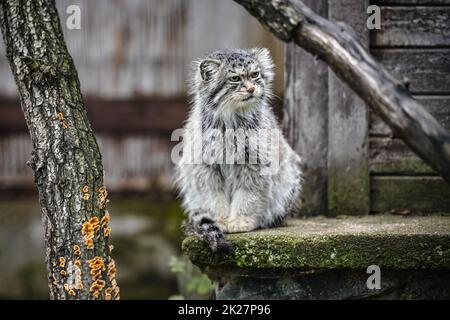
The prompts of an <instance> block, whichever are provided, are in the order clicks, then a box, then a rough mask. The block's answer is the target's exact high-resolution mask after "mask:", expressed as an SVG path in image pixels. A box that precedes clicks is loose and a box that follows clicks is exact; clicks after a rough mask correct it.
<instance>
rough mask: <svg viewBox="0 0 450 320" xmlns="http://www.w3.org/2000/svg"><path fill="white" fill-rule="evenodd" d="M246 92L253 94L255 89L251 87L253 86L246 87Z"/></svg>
mask: <svg viewBox="0 0 450 320" xmlns="http://www.w3.org/2000/svg"><path fill="white" fill-rule="evenodd" d="M247 92H248V93H253V92H255V87H253V86H251V87H247Z"/></svg>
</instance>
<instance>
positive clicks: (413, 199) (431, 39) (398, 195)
mask: <svg viewBox="0 0 450 320" xmlns="http://www.w3.org/2000/svg"><path fill="white" fill-rule="evenodd" d="M372 3H373V4H377V5H379V6H380V7H381V30H376V31H372V32H371V34H370V44H371V51H372V53H373V54H374V55H375V56H376V57H377V59H378V60H379V61H380V62H382V63H383V64H384V65H385V66H386V67H387V69H388V70H390V71H391V72H392V73H393V74H394V75H396V76H397V77H398V78H399V79H401V80H405V81H407V82H409V83H410V85H409V87H410V90H411V91H412V93H413V94H414V96H415V97H417V99H419V100H421V101H422V102H423V104H424V106H425V107H426V108H427V109H428V111H429V112H430V113H431V114H433V115H434V116H435V117H436V118H437V120H438V121H439V122H440V123H441V124H442V125H444V126H445V127H446V128H448V129H450V0H379V1H372ZM369 159H370V173H371V195H370V199H371V210H372V211H374V212H384V211H390V210H394V211H403V210H402V209H409V210H411V211H424V212H439V211H445V212H449V211H450V187H449V186H448V185H447V184H446V183H445V182H444V181H443V180H442V179H441V178H440V177H439V176H437V174H436V173H435V172H434V171H433V170H432V169H431V168H430V167H429V166H428V165H427V164H425V163H424V162H423V161H422V160H421V159H419V158H418V157H417V156H416V155H415V154H413V153H412V152H411V151H410V149H409V148H408V147H407V146H406V145H405V144H404V143H403V142H402V141H401V140H399V139H398V138H397V137H395V136H394V135H393V133H392V132H391V130H390V129H389V128H388V127H387V126H386V125H385V124H384V123H383V122H382V121H381V120H380V118H378V117H377V116H375V115H374V114H372V113H371V115H370V157H369Z"/></svg>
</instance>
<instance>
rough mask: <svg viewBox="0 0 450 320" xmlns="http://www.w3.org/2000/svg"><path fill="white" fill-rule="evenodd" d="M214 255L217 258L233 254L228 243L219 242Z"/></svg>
mask: <svg viewBox="0 0 450 320" xmlns="http://www.w3.org/2000/svg"><path fill="white" fill-rule="evenodd" d="M216 253H217V255H218V256H219V257H226V256H230V255H233V254H234V248H233V246H232V245H231V243H229V242H228V241H221V242H219V243H218V244H217V249H216Z"/></svg>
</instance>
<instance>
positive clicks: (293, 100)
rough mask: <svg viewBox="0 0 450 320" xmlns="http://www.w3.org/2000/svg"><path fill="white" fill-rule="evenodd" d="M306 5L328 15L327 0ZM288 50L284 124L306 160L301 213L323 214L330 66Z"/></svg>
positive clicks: (292, 48) (294, 47) (302, 52)
mask: <svg viewBox="0 0 450 320" xmlns="http://www.w3.org/2000/svg"><path fill="white" fill-rule="evenodd" d="M305 4H306V5H308V6H309V7H310V8H311V9H312V10H314V12H316V13H318V14H320V15H322V16H325V17H327V16H328V1H327V0H320V1H317V0H307V1H305ZM285 50H286V54H285V90H284V119H283V127H284V129H285V132H286V136H287V139H288V140H289V143H290V144H291V146H292V147H293V148H294V150H295V151H296V152H297V153H298V154H300V155H301V157H302V160H303V163H304V165H303V178H304V183H303V192H302V208H301V212H300V213H301V214H304V215H317V214H324V213H326V211H327V206H328V204H327V170H328V169H327V154H328V66H327V65H326V64H325V63H324V62H323V61H319V60H317V59H315V57H313V56H312V55H310V54H309V53H307V52H306V51H305V50H303V49H302V48H300V47H298V46H297V45H295V44H293V43H290V44H287V45H286V47H285Z"/></svg>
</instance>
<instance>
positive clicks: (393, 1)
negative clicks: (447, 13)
mask: <svg viewBox="0 0 450 320" xmlns="http://www.w3.org/2000/svg"><path fill="white" fill-rule="evenodd" d="M370 3H371V4H376V5H380V6H383V5H410V6H414V5H450V0H372V1H370Z"/></svg>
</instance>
